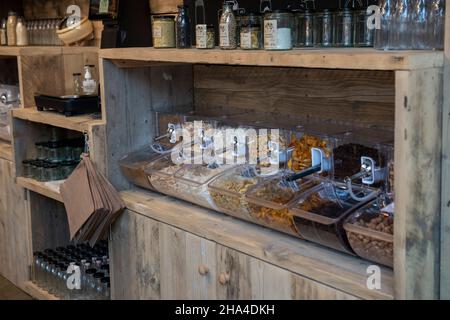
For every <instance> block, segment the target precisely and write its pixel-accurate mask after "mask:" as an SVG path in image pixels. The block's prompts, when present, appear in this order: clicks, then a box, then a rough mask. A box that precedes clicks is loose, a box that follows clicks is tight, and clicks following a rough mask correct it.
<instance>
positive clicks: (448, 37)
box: [440, 0, 450, 300]
mask: <svg viewBox="0 0 450 320" xmlns="http://www.w3.org/2000/svg"><path fill="white" fill-rule="evenodd" d="M446 7H447V8H450V0H447V1H446ZM445 30H446V32H445V51H444V90H443V92H445V93H446V94H444V97H443V99H444V100H443V106H442V202H441V203H442V210H441V289H440V291H441V299H445V300H448V299H450V10H447V12H446V17H445Z"/></svg>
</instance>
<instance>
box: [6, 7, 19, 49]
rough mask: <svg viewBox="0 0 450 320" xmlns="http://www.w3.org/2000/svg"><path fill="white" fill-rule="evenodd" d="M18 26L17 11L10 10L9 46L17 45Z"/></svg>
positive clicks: (8, 22) (8, 26)
mask: <svg viewBox="0 0 450 320" xmlns="http://www.w3.org/2000/svg"><path fill="white" fill-rule="evenodd" d="M16 26H17V13H16V12H14V11H10V12H9V13H8V21H7V23H6V34H7V42H8V46H15V45H16V43H17V36H16Z"/></svg>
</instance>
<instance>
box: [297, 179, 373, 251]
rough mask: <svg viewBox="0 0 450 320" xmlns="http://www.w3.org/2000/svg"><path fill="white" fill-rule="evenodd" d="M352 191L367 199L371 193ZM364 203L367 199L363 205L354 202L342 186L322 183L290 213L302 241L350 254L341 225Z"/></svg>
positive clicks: (370, 191)
mask: <svg viewBox="0 0 450 320" xmlns="http://www.w3.org/2000/svg"><path fill="white" fill-rule="evenodd" d="M353 191H354V192H355V193H356V194H357V195H358V196H366V195H368V194H369V193H372V191H373V190H367V191H365V190H363V189H357V188H354V189H353ZM374 196H375V194H374ZM367 201H370V199H368V200H366V201H365V202H358V201H356V200H353V199H352V198H351V197H350V195H349V193H348V191H347V189H346V187H345V186H343V185H336V184H334V183H332V182H329V181H324V182H322V183H321V184H320V185H319V186H317V187H314V188H313V189H311V190H309V191H308V192H306V193H304V194H303V195H302V196H301V197H300V199H299V200H298V201H297V202H296V203H295V204H294V205H293V206H292V207H291V208H290V210H289V211H290V213H291V214H292V215H293V216H294V222H295V226H296V227H297V230H298V231H299V233H300V234H301V236H302V237H303V238H305V239H306V240H309V241H311V242H315V243H318V244H321V245H324V246H327V247H329V248H332V249H335V250H339V251H343V252H346V253H351V254H352V253H353V251H352V250H351V248H350V245H349V243H348V241H347V239H346V236H345V231H344V228H343V223H344V220H345V218H346V217H348V215H349V214H351V213H352V212H354V211H355V210H356V209H358V208H360V207H361V206H363V205H364V204H365V203H367Z"/></svg>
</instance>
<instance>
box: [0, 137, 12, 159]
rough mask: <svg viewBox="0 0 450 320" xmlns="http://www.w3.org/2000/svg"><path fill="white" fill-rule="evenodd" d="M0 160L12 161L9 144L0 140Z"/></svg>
mask: <svg viewBox="0 0 450 320" xmlns="http://www.w3.org/2000/svg"><path fill="white" fill-rule="evenodd" d="M0 159H5V160H9V161H12V160H13V150H12V146H11V143H9V142H6V141H2V140H0Z"/></svg>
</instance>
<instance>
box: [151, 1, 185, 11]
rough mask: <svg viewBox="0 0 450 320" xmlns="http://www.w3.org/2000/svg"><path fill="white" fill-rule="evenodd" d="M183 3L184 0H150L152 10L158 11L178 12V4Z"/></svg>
mask: <svg viewBox="0 0 450 320" xmlns="http://www.w3.org/2000/svg"><path fill="white" fill-rule="evenodd" d="M181 4H183V0H150V12H151V13H152V14H158V13H174V12H178V8H177V6H178V5H181Z"/></svg>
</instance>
